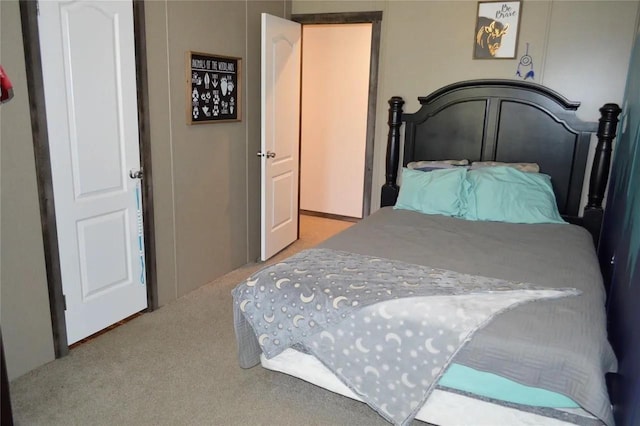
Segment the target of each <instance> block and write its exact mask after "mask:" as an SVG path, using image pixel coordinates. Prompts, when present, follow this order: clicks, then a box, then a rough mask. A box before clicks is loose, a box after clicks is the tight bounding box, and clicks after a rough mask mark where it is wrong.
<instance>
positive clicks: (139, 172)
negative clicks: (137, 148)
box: [129, 169, 143, 179]
mask: <svg viewBox="0 0 640 426" xmlns="http://www.w3.org/2000/svg"><path fill="white" fill-rule="evenodd" d="M142 176H143V172H142V169H140V170H136V171H134V170H133V169H131V170H129V177H130V178H131V179H142Z"/></svg>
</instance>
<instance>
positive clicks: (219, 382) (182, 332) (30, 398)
mask: <svg viewBox="0 0 640 426" xmlns="http://www.w3.org/2000/svg"><path fill="white" fill-rule="evenodd" d="M350 225H351V223H349V222H341V221H335V220H330V219H321V218H317V217H312V216H301V239H300V240H299V241H297V242H296V243H294V244H293V245H292V246H290V247H289V248H287V249H286V250H285V251H284V252H282V253H280V254H279V255H278V256H276V257H275V258H274V259H273V260H272V262H274V261H278V260H279V259H282V258H283V257H286V256H289V255H291V254H293V253H295V252H297V251H299V250H301V249H304V248H308V247H311V246H313V245H315V244H317V243H319V242H320V241H322V240H324V239H326V238H327V237H328V236H330V235H332V234H333V233H336V232H338V231H340V230H342V229H344V228H346V227H348V226H350ZM263 266H264V264H252V265H247V266H245V267H242V268H240V269H237V270H235V271H233V272H231V273H229V274H227V275H225V276H223V277H221V278H219V279H217V280H216V281H214V282H212V283H210V284H208V285H206V286H204V287H202V288H200V289H198V290H196V291H194V292H192V293H190V294H188V295H187V296H185V297H183V298H181V299H178V300H176V301H175V302H172V303H170V304H168V305H166V306H163V307H162V308H160V309H159V310H157V311H155V312H151V313H148V314H144V315H141V316H139V317H137V318H135V319H133V320H132V321H130V322H128V323H126V324H124V325H122V326H120V327H118V328H116V329H114V330H112V331H110V332H107V333H105V334H103V335H100V336H98V337H96V338H95V339H93V340H91V341H89V342H87V343H84V344H82V345H80V346H79V347H77V348H75V349H73V350H72V351H71V354H70V355H69V356H67V357H64V358H61V359H58V360H56V361H54V362H51V363H49V364H47V365H44V366H42V367H40V368H38V369H37V370H34V371H32V372H30V373H28V374H26V375H24V376H22V377H20V378H18V379H17V380H15V381H14V382H12V383H11V393H12V395H11V396H12V402H13V409H14V417H15V421H16V424H18V425H21V426H27V425H116V424H118V425H386V424H387V423H386V422H385V421H384V420H382V418H381V417H379V416H378V415H377V414H376V413H375V412H374V411H373V410H371V409H370V408H368V407H367V406H366V405H364V404H362V403H359V402H355V401H352V400H350V399H348V398H344V397H341V396H338V395H335V394H333V393H331V392H329V391H326V390H323V389H320V388H318V387H316V386H314V385H310V384H308V383H306V382H303V381H301V380H299V379H295V378H292V377H289V376H287V375H284V374H280V373H275V372H271V371H268V370H265V369H263V368H261V367H254V368H252V369H249V370H242V369H241V368H239V367H238V364H237V361H236V346H235V337H234V333H233V315H232V309H231V307H232V306H231V289H232V288H233V287H234V286H235V285H236V284H237V283H239V282H240V281H241V280H243V279H245V278H246V277H248V276H249V275H250V274H251V273H253V272H254V271H255V270H257V269H259V268H262V267H263Z"/></svg>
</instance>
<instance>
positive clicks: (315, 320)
mask: <svg viewBox="0 0 640 426" xmlns="http://www.w3.org/2000/svg"><path fill="white" fill-rule="evenodd" d="M577 294H579V291H578V290H575V289H549V288H543V287H540V286H535V285H533V284H529V283H517V282H511V281H506V280H499V279H494V278H487V277H480V276H472V275H467V274H460V273H457V272H454V271H449V270H444V269H435V268H429V267H424V266H419V265H413V264H409V263H404V262H399V261H395V260H389V259H383V258H377V257H371V256H364V255H359V254H354V253H348V252H342V251H336V250H330V249H311V250H306V251H303V252H300V253H298V254H297V255H295V256H293V257H291V258H289V259H287V260H286V261H284V262H282V263H278V264H276V265H273V266H271V267H268V268H265V269H263V270H262V271H260V272H258V273H257V274H255V275H254V276H252V277H249V278H248V279H247V280H246V281H245V282H244V283H242V284H240V285H238V286H237V287H236V288H235V289H234V290H233V299H234V319H235V327H236V336H237V338H238V347H239V356H240V364H241V366H242V367H244V368H248V367H252V366H253V365H256V364H257V363H258V362H259V353H260V351H262V352H263V353H264V354H265V356H266V357H267V358H272V357H274V356H276V355H278V354H279V353H280V352H282V351H283V350H285V349H287V348H289V347H292V346H296V347H297V348H302V349H303V350H305V351H307V352H309V353H311V354H313V355H314V356H315V357H316V358H318V359H319V360H320V361H321V362H323V363H324V364H325V365H326V366H327V367H328V368H329V369H330V370H331V371H333V373H334V374H335V375H336V376H337V377H338V378H340V379H341V380H342V381H343V382H344V383H345V384H346V385H347V386H349V387H350V388H351V389H352V390H353V391H354V392H355V393H357V394H358V395H359V396H360V397H361V399H362V400H363V401H365V402H366V403H367V404H368V405H369V406H371V407H372V408H373V409H375V410H376V411H377V412H378V413H379V414H380V415H382V416H383V417H384V418H385V419H387V420H388V421H389V422H391V423H394V424H399V425H405V424H408V423H410V422H411V420H412V419H413V417H414V416H415V413H416V412H417V411H418V410H419V409H420V408H421V407H422V405H423V404H424V402H425V401H426V400H427V398H428V397H429V395H430V393H431V392H432V391H433V389H434V388H435V385H436V383H437V381H438V379H439V378H440V376H441V375H442V374H443V373H444V371H445V370H446V368H447V367H448V365H449V364H450V362H451V361H452V358H453V356H454V355H455V354H456V353H457V352H458V350H460V348H461V347H462V346H463V345H464V344H465V342H467V341H469V340H470V339H471V337H472V336H473V334H474V333H475V332H476V331H477V330H478V329H480V328H482V327H483V326H484V325H486V324H487V323H488V322H489V321H490V320H491V319H492V318H493V317H494V316H495V315H497V314H499V313H501V312H504V311H505V310H508V309H511V308H514V307H516V306H518V305H520V304H522V303H526V302H529V301H533V300H540V299H549V298H557V297H565V296H571V295H577ZM249 327H250V328H251V330H248V328H249ZM248 336H251V337H248ZM254 336H255V337H254ZM256 338H257V345H256V343H255V342H256Z"/></svg>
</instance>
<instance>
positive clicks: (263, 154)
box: [258, 151, 276, 158]
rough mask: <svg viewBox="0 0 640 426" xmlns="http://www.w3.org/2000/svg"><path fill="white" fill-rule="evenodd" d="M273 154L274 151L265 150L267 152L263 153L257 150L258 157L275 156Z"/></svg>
mask: <svg viewBox="0 0 640 426" xmlns="http://www.w3.org/2000/svg"><path fill="white" fill-rule="evenodd" d="M275 156H276V153H275V152H271V151H267V153H266V154H265V153H264V152H262V151H258V157H267V158H275Z"/></svg>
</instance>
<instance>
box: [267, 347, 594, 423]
mask: <svg viewBox="0 0 640 426" xmlns="http://www.w3.org/2000/svg"><path fill="white" fill-rule="evenodd" d="M260 362H261V364H262V366H263V367H264V368H266V369H269V370H273V371H277V372H280V373H285V374H289V375H290V376H293V377H297V378H299V379H302V380H305V381H307V382H309V383H312V384H314V385H316V386H320V387H322V388H324V389H327V390H330V391H331V392H335V393H337V394H340V395H343V396H346V397H348V398H351V399H354V400H356V401H361V399H360V398H359V397H358V395H356V394H355V393H354V392H353V391H352V390H351V389H349V388H348V387H347V386H345V384H344V383H342V382H341V381H340V380H339V379H338V378H337V377H336V376H335V375H334V374H333V373H332V372H331V371H330V370H329V369H327V368H326V367H325V366H324V365H322V363H321V362H320V361H318V360H317V359H316V358H314V357H313V356H312V355H308V354H305V353H302V352H299V351H296V350H294V349H287V350H285V351H284V352H282V353H281V354H280V355H278V356H276V357H273V358H271V359H267V358H266V357H265V356H264V355H263V356H261V358H260ZM536 411H537V412H536ZM415 418H416V419H418V420H422V421H424V422H427V423H431V424H434V425H447V426H463V425H468V426H471V425H473V426H495V425H531V426H534V425H535V426H567V425H572V424H583V425H598V424H601V422H600V421H599V420H598V419H597V418H595V417H594V416H592V415H590V414H589V413H587V412H586V411H584V410H582V409H580V408H569V407H567V408H565V409H558V410H536V409H534V408H529V409H527V407H522V406H517V405H515V404H500V403H497V401H493V402H490V401H488V400H483V399H479V398H475V397H473V396H470V395H468V394H467V395H465V394H460V393H456V392H451V391H447V390H444V389H442V388H439V389H436V390H435V391H434V392H433V393H432V394H431V396H430V397H429V400H428V401H427V403H426V404H425V405H424V406H423V407H422V409H421V410H420V411H419V412H418V414H417V415H416V417H415Z"/></svg>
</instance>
